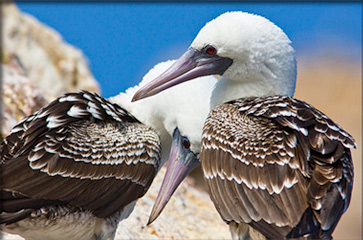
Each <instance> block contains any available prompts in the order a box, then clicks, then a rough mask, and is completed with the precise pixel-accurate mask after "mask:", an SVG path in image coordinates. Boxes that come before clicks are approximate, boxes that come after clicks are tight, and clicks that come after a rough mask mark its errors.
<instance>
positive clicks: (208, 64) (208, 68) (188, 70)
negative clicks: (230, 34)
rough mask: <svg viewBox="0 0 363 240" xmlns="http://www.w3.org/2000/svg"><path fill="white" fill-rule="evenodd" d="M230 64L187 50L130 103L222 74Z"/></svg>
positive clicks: (144, 87) (137, 93) (191, 49)
mask: <svg viewBox="0 0 363 240" xmlns="http://www.w3.org/2000/svg"><path fill="white" fill-rule="evenodd" d="M231 64H232V59H230V58H226V57H219V56H217V55H214V56H208V55H206V54H205V53H203V52H201V51H198V50H196V49H194V48H189V50H188V51H187V52H185V53H184V54H183V56H181V57H180V58H179V59H178V60H177V61H176V62H175V63H174V64H173V65H171V66H170V68H168V69H167V70H166V71H165V72H164V73H162V74H161V75H159V76H158V77H156V78H155V79H154V80H152V81H151V82H149V83H148V84H146V85H145V86H143V87H142V88H140V89H139V90H138V91H137V92H136V93H135V95H134V97H133V99H132V101H133V102H134V101H137V100H140V99H143V98H146V97H150V96H153V95H155V94H158V93H160V92H162V91H164V90H165V89H167V88H170V87H172V86H175V85H177V84H180V83H182V82H185V81H188V80H192V79H195V78H197V77H202V76H207V75H214V74H220V75H221V74H223V73H224V71H225V70H227V68H228V67H229V66H230V65H231Z"/></svg>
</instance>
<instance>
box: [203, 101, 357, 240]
mask: <svg viewBox="0 0 363 240" xmlns="http://www.w3.org/2000/svg"><path fill="white" fill-rule="evenodd" d="M354 146H355V143H354V140H353V138H352V137H351V136H350V135H349V134H348V133H346V132H345V131H344V130H343V129H341V128H340V127H339V126H338V125H337V124H335V123H334V122H333V121H332V120H330V119H329V118H328V117H326V116H325V115H324V114H322V113H321V112H320V111H318V110H317V109H315V108H314V107H312V106H310V105H308V104H307V103H304V102H302V101H299V100H296V99H292V98H289V97H286V96H272V97H260V98H254V97H253V98H245V99H238V100H234V101H231V102H227V103H225V104H221V105H219V106H217V107H216V108H215V109H213V110H212V111H211V113H210V115H209V117H208V119H207V121H206V124H205V126H204V131H203V136H202V154H201V162H202V169H203V172H204V175H205V178H206V181H207V185H208V188H209V192H210V196H211V198H212V200H213V202H214V204H215V206H216V208H217V210H218V211H219V213H220V215H221V217H222V218H223V219H224V220H225V221H226V222H236V223H242V222H246V223H249V224H250V225H251V226H252V227H254V228H255V229H257V230H258V231H260V232H261V233H262V234H263V235H264V236H266V237H267V238H270V239H273V238H285V237H289V238H290V237H291V238H297V237H301V236H304V235H305V234H307V233H310V237H311V238H325V239H329V238H330V237H331V234H332V232H333V231H334V228H335V227H336V224H337V223H338V221H339V219H340V217H341V215H342V214H343V213H344V212H345V210H346V209H347V207H348V205H349V202H350V196H351V191H352V184H353V163H352V160H351V155H350V150H349V149H350V148H352V147H354Z"/></svg>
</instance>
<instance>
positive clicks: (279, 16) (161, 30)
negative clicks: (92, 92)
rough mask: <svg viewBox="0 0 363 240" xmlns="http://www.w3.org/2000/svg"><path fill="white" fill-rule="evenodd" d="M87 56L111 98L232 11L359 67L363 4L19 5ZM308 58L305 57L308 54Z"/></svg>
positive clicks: (305, 49) (304, 48)
mask: <svg viewBox="0 0 363 240" xmlns="http://www.w3.org/2000/svg"><path fill="white" fill-rule="evenodd" d="M17 5H18V7H19V8H20V10H21V11H23V12H26V13H29V14H31V15H33V16H35V17H36V18H37V19H38V20H40V21H41V22H43V23H45V24H47V25H48V26H50V27H52V28H54V29H55V30H57V31H58V32H59V33H60V34H61V35H62V36H63V38H64V39H65V41H67V42H69V43H70V44H72V45H74V46H76V47H78V48H79V49H81V50H82V51H83V53H84V54H85V56H86V57H87V58H88V60H89V63H90V67H91V71H92V73H93V74H94V76H95V78H96V79H97V81H98V82H99V83H100V85H101V89H102V95H103V96H104V97H110V96H114V95H116V94H118V93H119V92H121V91H124V90H125V89H127V88H128V87H130V86H134V85H135V84H137V83H138V82H140V81H141V79H142V76H143V75H144V74H145V73H146V72H147V71H148V70H149V69H150V68H151V67H152V66H154V65H155V64H156V63H158V62H161V61H165V60H168V59H175V58H178V57H179V56H180V55H181V54H182V53H183V52H184V51H185V50H186V49H187V48H188V46H189V44H190V43H191V42H192V40H193V38H194V37H195V36H196V34H197V33H198V31H199V29H200V28H201V27H203V26H204V24H205V23H206V22H208V21H210V20H212V19H213V18H215V17H217V16H218V15H220V14H221V13H224V12H226V11H236V10H238V11H246V12H251V13H255V14H259V15H262V16H264V17H266V18H268V19H270V20H271V21H272V22H274V23H275V24H277V25H278V26H279V27H281V28H282V29H283V30H284V31H285V32H286V33H287V35H288V36H289V37H290V39H291V40H292V41H293V46H294V47H295V49H296V51H297V58H298V59H297V60H299V56H300V55H301V54H303V53H308V54H309V53H311V54H313V53H316V52H329V53H332V52H333V53H336V54H338V55H339V56H340V57H343V58H346V59H348V60H352V61H360V62H361V52H362V23H361V21H362V5H361V3H266V2H265V3H244V2H239V3H152V2H150V3H131V2H125V3H122V2H116V3H115V2H108V3H100V2H95V3H80V2H78V3H41V2H38V3H36V2H35V3H34V2H33V3H26V2H19V3H17ZM305 55H306V54H305Z"/></svg>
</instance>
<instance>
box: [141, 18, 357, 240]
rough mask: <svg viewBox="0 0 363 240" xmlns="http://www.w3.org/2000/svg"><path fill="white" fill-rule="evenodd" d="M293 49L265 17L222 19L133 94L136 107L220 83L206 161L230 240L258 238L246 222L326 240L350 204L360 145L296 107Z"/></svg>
mask: <svg viewBox="0 0 363 240" xmlns="http://www.w3.org/2000/svg"><path fill="white" fill-rule="evenodd" d="M290 43H291V42H290V40H289V39H288V37H287V36H286V35H285V34H284V32H283V31H282V30H281V29H280V28H279V27H277V26H276V25H274V24H273V23H272V22H270V21H269V20H267V19H265V18H263V17H261V16H257V15H253V14H248V13H243V12H229V13H225V14H222V15H221V16H219V17H218V18H216V19H214V20H213V21H211V22H209V23H207V24H206V26H205V27H203V28H202V29H201V30H200V32H199V33H198V35H197V37H196V38H195V39H194V41H193V42H192V44H191V46H190V48H189V50H188V51H187V52H186V53H185V54H184V55H183V56H182V57H181V58H179V59H178V61H177V62H176V63H175V64H174V65H173V66H171V67H170V68H169V69H168V70H167V71H166V72H164V73H163V74H161V75H160V76H159V77H157V78H156V79H155V80H153V81H152V82H150V84H148V85H146V86H145V87H143V88H142V89H140V90H139V91H138V92H137V93H136V94H135V95H134V100H138V99H142V98H145V97H148V96H152V95H154V94H157V93H159V92H161V91H163V90H165V89H167V88H169V87H171V86H173V85H177V84H179V83H182V82H185V81H188V80H191V79H192V78H195V77H198V76H205V75H212V74H219V75H221V78H220V80H218V82H217V83H216V84H215V86H214V90H213V92H212V96H211V109H212V111H211V112H210V113H209V117H208V118H207V120H206V122H205V124H204V127H203V134H202V136H201V142H202V145H201V148H202V152H201V158H200V159H201V164H202V170H203V173H204V178H205V180H206V183H207V187H208V191H209V194H210V197H211V199H212V201H213V203H214V205H215V207H216V209H217V211H218V212H219V214H220V216H221V218H222V219H223V220H224V221H225V222H226V223H227V224H229V226H230V229H231V233H232V237H233V238H239V239H249V238H254V237H252V230H251V229H250V228H248V227H246V223H247V224H249V225H250V226H251V227H253V228H254V229H255V230H258V231H259V232H260V233H261V234H262V235H263V236H264V237H266V238H268V239H285V238H300V237H302V238H303V237H308V238H311V239H330V238H331V235H332V233H333V231H334V229H335V227H336V225H337V224H338V221H339V219H340V217H341V216H342V214H343V213H344V212H345V211H346V210H347V208H348V205H349V202H350V197H351V192H352V186H353V163H352V160H351V154H350V148H353V147H355V142H354V139H353V138H352V137H351V136H350V135H349V134H348V133H346V132H345V131H344V130H343V129H342V128H341V127H339V126H338V125H337V124H336V123H334V122H333V121H332V120H331V119H329V118H328V117H327V116H325V115H324V114H323V113H321V112H320V111H318V110H317V109H315V108H314V107H312V106H311V105H309V104H307V103H305V102H303V101H299V100H296V99H293V98H292V95H293V93H294V90H295V82H296V62H295V57H294V50H293V48H292V47H291V45H290ZM200 91H203V89H201V90H200ZM190 124H193V123H190ZM174 171H175V172H177V171H176V170H174ZM166 174H168V173H166ZM176 175H177V174H174V175H167V176H168V178H169V179H173V178H177V177H178V176H176ZM165 181H166V182H168V181H170V180H165ZM161 192H163V189H161ZM169 197H170V196H167V195H164V196H163V197H162V198H164V199H165V198H166V199H167V198H169ZM161 201H162V199H161V200H160V202H161ZM160 202H156V203H155V205H156V206H157V208H158V209H162V208H160V207H159V205H160ZM163 204H165V202H164V203H163ZM151 219H153V216H151ZM255 237H256V236H255ZM260 237H261V235H257V238H260Z"/></svg>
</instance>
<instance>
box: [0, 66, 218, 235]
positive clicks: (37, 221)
mask: <svg viewBox="0 0 363 240" xmlns="http://www.w3.org/2000/svg"><path fill="white" fill-rule="evenodd" d="M172 63H173V62H172V61H168V62H165V63H160V64H158V65H157V66H155V67H154V68H153V69H152V70H150V71H149V73H148V74H146V75H145V77H144V79H143V81H142V82H141V83H140V85H143V84H145V82H148V81H150V80H151V79H152V78H153V76H155V75H156V74H159V73H160V72H162V71H164V70H165V69H166V68H167V67H169V66H170V65H171V64H172ZM210 81H216V79H215V78H213V77H212V78H210V77H205V78H201V79H200V80H199V84H200V85H201V86H204V88H205V89H206V90H207V91H206V92H205V93H204V94H200V95H199V104H198V105H195V104H194V102H195V99H192V98H186V99H184V100H183V103H184V104H187V105H190V107H188V108H185V105H183V104H176V103H178V102H179V99H180V97H181V96H186V94H185V92H186V91H185V89H187V90H188V93H191V94H192V93H193V91H194V92H198V88H195V90H193V87H194V86H195V85H192V86H184V85H180V88H175V92H174V91H170V92H165V94H160V95H158V96H155V97H154V98H149V99H147V100H145V101H140V102H137V103H131V98H132V96H133V94H134V93H135V91H136V90H137V89H138V88H139V86H135V87H133V88H130V89H128V90H127V91H126V93H120V94H119V95H118V96H116V97H113V98H111V99H109V100H106V99H104V98H102V97H101V96H99V95H97V94H94V93H91V92H87V91H80V92H78V93H69V94H66V95H64V96H62V97H60V98H59V99H57V100H55V101H53V102H52V103H50V104H49V105H48V106H46V107H44V108H42V109H40V110H39V111H38V112H36V113H34V114H33V115H32V116H29V117H28V118H26V119H24V120H23V121H22V122H20V123H19V124H18V125H17V126H15V127H14V129H13V130H12V132H11V134H10V135H9V136H8V137H7V138H6V139H5V141H4V142H3V143H2V144H1V155H0V157H1V158H0V159H1V164H2V165H1V176H2V181H1V183H0V186H1V206H2V208H1V214H0V221H1V229H2V230H3V231H7V232H10V233H15V234H19V235H21V236H23V237H25V238H27V239H77V240H80V239H87V240H89V239H112V238H113V237H114V235H115V231H116V227H117V224H118V222H119V221H120V220H122V219H124V218H126V217H127V216H128V215H129V214H130V213H131V211H132V210H133V208H134V205H135V201H136V200H137V199H138V198H140V197H141V196H142V195H144V193H145V192H146V190H147V189H148V188H149V186H150V184H151V182H152V180H153V178H154V176H155V174H156V173H157V171H158V169H159V168H160V167H161V165H163V163H164V162H165V161H166V160H167V158H168V153H169V151H171V152H172V153H174V152H178V153H180V152H183V154H184V155H183V159H184V160H185V161H186V162H191V163H192V164H193V162H194V164H198V161H196V155H198V154H199V151H200V140H199V137H198V136H199V135H201V132H202V126H203V122H204V119H200V120H197V119H196V120H197V122H199V123H198V124H197V125H193V126H191V125H189V124H183V123H184V122H188V121H193V122H195V120H192V119H193V118H195V116H199V115H200V114H204V115H205V118H206V117H207V114H208V105H209V98H210V94H211V90H212V87H213V86H211V85H210ZM161 103H165V105H164V106H160V104H161ZM171 103H174V104H171ZM175 104H176V105H177V107H175V106H174V105H175ZM120 106H123V107H124V108H122V107H120ZM126 109H127V110H126ZM131 114H132V115H131ZM198 114H199V115H198ZM134 116H136V117H137V119H136V118H135V117H134ZM180 118H183V121H180ZM139 120H140V121H142V123H141V122H140V121H139ZM195 128H197V129H195ZM154 129H155V130H154ZM173 133H174V134H173ZM183 133H188V135H187V136H183ZM159 137H160V140H161V143H160V140H159ZM172 138H174V139H173V141H172ZM189 140H190V141H189ZM171 142H173V145H172V147H171V146H170V145H171ZM186 144H188V145H186ZM186 146H187V147H186ZM161 147H162V150H163V151H162V153H163V154H162V157H161V158H160V153H161ZM193 151H195V152H193ZM186 170H188V169H186ZM186 173H187V172H186Z"/></svg>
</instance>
